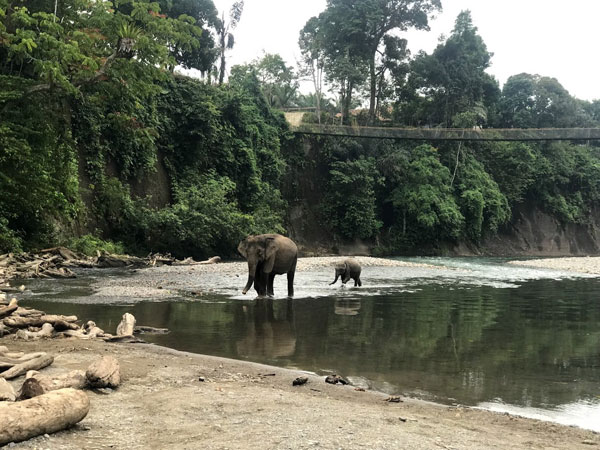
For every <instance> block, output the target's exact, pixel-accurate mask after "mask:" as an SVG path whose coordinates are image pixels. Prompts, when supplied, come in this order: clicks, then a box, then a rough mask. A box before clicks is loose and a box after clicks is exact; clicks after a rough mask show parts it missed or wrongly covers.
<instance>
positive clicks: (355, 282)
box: [354, 277, 362, 286]
mask: <svg viewBox="0 0 600 450" xmlns="http://www.w3.org/2000/svg"><path fill="white" fill-rule="evenodd" d="M356 285H358V286H362V281H360V277H356V280H354V286H356Z"/></svg>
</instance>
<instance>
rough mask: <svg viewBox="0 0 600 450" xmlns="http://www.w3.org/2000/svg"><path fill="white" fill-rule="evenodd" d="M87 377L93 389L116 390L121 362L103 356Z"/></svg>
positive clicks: (112, 357)
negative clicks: (107, 388)
mask: <svg viewBox="0 0 600 450" xmlns="http://www.w3.org/2000/svg"><path fill="white" fill-rule="evenodd" d="M85 377H86V379H87V382H88V384H89V385H90V386H91V387H94V388H104V387H109V388H116V387H117V386H119V384H121V370H120V367H119V361H117V359H116V358H115V357H114V356H103V357H102V358H100V359H98V360H96V361H94V362H93V363H92V364H90V366H89V367H88V368H87V370H86V372H85ZM0 423H1V422H0Z"/></svg>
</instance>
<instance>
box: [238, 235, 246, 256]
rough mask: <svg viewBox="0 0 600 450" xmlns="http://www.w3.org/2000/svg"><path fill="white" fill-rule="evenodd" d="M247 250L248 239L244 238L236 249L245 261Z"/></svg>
mask: <svg viewBox="0 0 600 450" xmlns="http://www.w3.org/2000/svg"><path fill="white" fill-rule="evenodd" d="M247 248H248V239H247V238H246V239H244V240H243V241H241V242H240V243H239V245H238V248H237V250H238V252H239V253H240V255H242V256H243V257H244V258H246V259H248V252H247Z"/></svg>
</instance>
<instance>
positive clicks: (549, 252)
mask: <svg viewBox="0 0 600 450" xmlns="http://www.w3.org/2000/svg"><path fill="white" fill-rule="evenodd" d="M599 239H600V236H599V234H598V230H597V229H596V227H595V226H592V225H589V226H583V225H575V224H568V225H566V226H563V225H561V224H560V223H559V222H558V221H557V220H556V219H555V218H554V217H552V216H550V215H548V214H546V213H544V212H542V211H540V210H539V209H538V208H536V207H535V206H532V205H522V206H520V207H519V208H517V209H515V211H513V220H512V222H511V223H510V225H509V226H507V227H506V228H505V229H504V230H501V232H500V233H499V234H498V235H497V236H495V237H493V238H490V239H488V240H486V241H485V242H483V244H482V246H481V251H482V252H483V253H485V254H492V255H498V256H504V255H506V256H508V255H524V256H567V255H595V254H598V253H600V246H599V242H600V241H599Z"/></svg>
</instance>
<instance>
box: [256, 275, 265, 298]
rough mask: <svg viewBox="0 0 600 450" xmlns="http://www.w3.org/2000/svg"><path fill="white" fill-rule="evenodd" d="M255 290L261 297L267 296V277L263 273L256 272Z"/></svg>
mask: <svg viewBox="0 0 600 450" xmlns="http://www.w3.org/2000/svg"><path fill="white" fill-rule="evenodd" d="M254 289H256V293H257V294H258V295H260V296H265V295H267V277H266V274H265V273H264V272H262V271H258V270H257V271H256V277H255V278H254Z"/></svg>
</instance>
